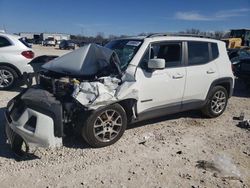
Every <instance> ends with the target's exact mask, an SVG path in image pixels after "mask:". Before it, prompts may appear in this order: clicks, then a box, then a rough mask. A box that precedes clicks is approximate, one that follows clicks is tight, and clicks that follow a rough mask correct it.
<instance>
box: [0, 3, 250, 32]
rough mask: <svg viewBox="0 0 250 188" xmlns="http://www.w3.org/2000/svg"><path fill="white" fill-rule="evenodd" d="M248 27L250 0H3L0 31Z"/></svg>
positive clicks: (224, 28)
mask: <svg viewBox="0 0 250 188" xmlns="http://www.w3.org/2000/svg"><path fill="white" fill-rule="evenodd" d="M190 28H195V29H199V30H201V31H227V30H229V29H233V28H234V29H237V28H250V0H206V1H205V0H165V1H164V0H102V1H101V0H0V30H2V29H5V30H6V31H7V32H8V33H19V32H61V33H69V34H81V35H87V36H95V35H96V34H97V33H99V32H101V33H103V34H104V35H105V36H109V35H111V34H114V35H122V34H125V35H137V34H139V33H142V32H145V33H150V32H153V33H155V32H178V31H185V30H186V29H190Z"/></svg>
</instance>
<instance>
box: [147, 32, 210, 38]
mask: <svg viewBox="0 0 250 188" xmlns="http://www.w3.org/2000/svg"><path fill="white" fill-rule="evenodd" d="M160 36H179V37H199V38H213V37H209V36H205V35H196V34H184V33H183V34H182V33H152V34H149V35H147V36H146V38H150V37H160Z"/></svg>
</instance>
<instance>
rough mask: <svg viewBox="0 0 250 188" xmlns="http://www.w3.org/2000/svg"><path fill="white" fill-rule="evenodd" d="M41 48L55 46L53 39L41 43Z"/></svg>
mask: <svg viewBox="0 0 250 188" xmlns="http://www.w3.org/2000/svg"><path fill="white" fill-rule="evenodd" d="M43 46H56V41H55V39H54V38H53V37H50V38H47V39H45V40H44V41H43Z"/></svg>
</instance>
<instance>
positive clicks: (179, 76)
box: [173, 73, 184, 79]
mask: <svg viewBox="0 0 250 188" xmlns="http://www.w3.org/2000/svg"><path fill="white" fill-rule="evenodd" d="M183 77H184V75H183V74H179V73H177V74H176V75H173V79H180V78H183Z"/></svg>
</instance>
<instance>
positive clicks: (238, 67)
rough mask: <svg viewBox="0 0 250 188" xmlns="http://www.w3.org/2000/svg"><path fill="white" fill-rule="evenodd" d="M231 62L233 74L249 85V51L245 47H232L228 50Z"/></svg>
mask: <svg viewBox="0 0 250 188" xmlns="http://www.w3.org/2000/svg"><path fill="white" fill-rule="evenodd" d="M228 55H229V58H230V60H231V62H232V67H233V72H234V75H235V76H237V77H238V78H240V79H242V80H243V81H244V82H245V83H246V84H247V86H248V87H249V86H250V51H248V50H245V49H233V50H229V52H228Z"/></svg>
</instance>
